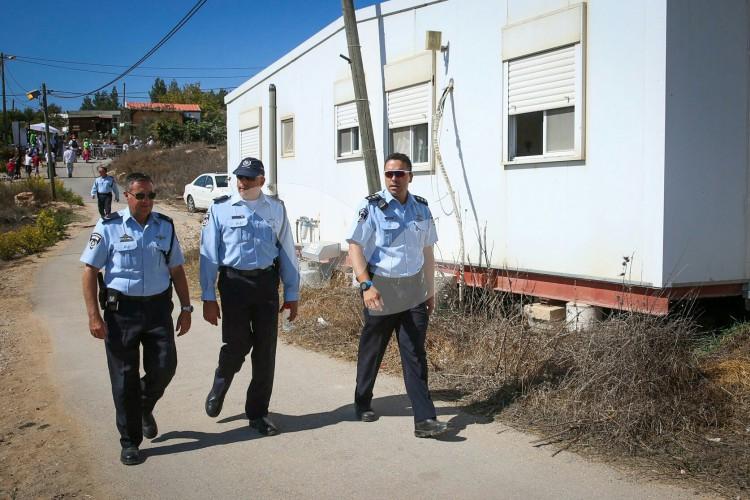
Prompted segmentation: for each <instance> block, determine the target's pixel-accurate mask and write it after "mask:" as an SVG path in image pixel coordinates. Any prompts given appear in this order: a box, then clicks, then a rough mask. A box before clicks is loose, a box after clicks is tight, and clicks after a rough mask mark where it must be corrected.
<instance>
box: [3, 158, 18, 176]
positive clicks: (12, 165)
mask: <svg viewBox="0 0 750 500" xmlns="http://www.w3.org/2000/svg"><path fill="white" fill-rule="evenodd" d="M5 171H6V172H7V174H8V179H9V180H10V181H11V182H12V181H13V177H15V175H16V159H15V158H13V157H12V156H11V157H10V158H8V163H6V164H5Z"/></svg>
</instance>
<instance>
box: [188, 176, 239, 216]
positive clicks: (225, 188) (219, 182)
mask: <svg viewBox="0 0 750 500" xmlns="http://www.w3.org/2000/svg"><path fill="white" fill-rule="evenodd" d="M228 181H229V177H228V176H227V174H220V173H213V174H202V175H199V176H198V177H196V178H195V180H193V182H191V183H190V184H186V185H185V192H184V193H183V195H182V198H183V199H184V200H185V205H187V209H188V212H195V211H196V210H197V209H203V210H206V209H208V207H210V206H211V203H213V201H214V198H218V197H219V196H223V195H225V194H231V192H230V189H229V184H228Z"/></svg>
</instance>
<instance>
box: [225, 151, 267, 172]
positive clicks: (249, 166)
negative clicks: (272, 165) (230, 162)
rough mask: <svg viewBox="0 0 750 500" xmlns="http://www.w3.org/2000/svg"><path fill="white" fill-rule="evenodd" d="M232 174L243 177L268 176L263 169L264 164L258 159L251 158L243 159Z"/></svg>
mask: <svg viewBox="0 0 750 500" xmlns="http://www.w3.org/2000/svg"><path fill="white" fill-rule="evenodd" d="M232 173H233V174H234V175H241V176H243V177H258V176H259V175H263V176H265V175H266V171H265V169H264V168H263V162H262V161H260V160H259V159H257V158H252V157H249V156H248V157H247V158H245V159H243V160H242V161H241V162H240V164H239V166H238V167H237V168H236V169H234V172H232Z"/></svg>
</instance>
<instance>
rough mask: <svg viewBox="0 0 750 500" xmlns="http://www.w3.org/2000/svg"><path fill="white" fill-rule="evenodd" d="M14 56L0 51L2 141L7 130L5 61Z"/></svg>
mask: <svg viewBox="0 0 750 500" xmlns="http://www.w3.org/2000/svg"><path fill="white" fill-rule="evenodd" d="M15 58H16V56H12V55H10V54H3V53H2V52H0V77H2V81H3V128H2V130H0V138H2V140H3V141H4V140H5V137H6V136H5V134H6V132H7V130H8V127H7V125H6V123H7V122H6V119H5V61H6V60H8V61H12V60H13V59H15Z"/></svg>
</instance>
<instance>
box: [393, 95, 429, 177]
mask: <svg viewBox="0 0 750 500" xmlns="http://www.w3.org/2000/svg"><path fill="white" fill-rule="evenodd" d="M431 89H432V86H431V84H430V82H427V83H421V84H419V85H412V86H410V87H405V88H402V89H398V90H392V91H390V92H388V95H387V103H388V126H389V129H390V130H389V152H390V153H404V154H406V155H409V158H411V162H412V165H413V166H414V170H415V171H416V170H428V169H429V168H430V166H429V161H430V152H429V125H430V123H431V118H432V113H431V112H430V108H431V107H432V94H431ZM420 167H421V168H420Z"/></svg>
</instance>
